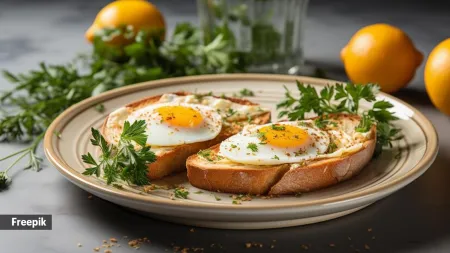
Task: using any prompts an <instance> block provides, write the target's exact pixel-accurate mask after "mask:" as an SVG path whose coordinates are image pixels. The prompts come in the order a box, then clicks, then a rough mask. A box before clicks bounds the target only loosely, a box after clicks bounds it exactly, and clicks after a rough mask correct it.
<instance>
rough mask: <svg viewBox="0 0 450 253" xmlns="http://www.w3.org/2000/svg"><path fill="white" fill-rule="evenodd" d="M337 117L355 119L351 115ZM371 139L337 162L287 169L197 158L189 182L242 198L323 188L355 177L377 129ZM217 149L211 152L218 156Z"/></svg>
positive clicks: (370, 150) (371, 149)
mask: <svg viewBox="0 0 450 253" xmlns="http://www.w3.org/2000/svg"><path fill="white" fill-rule="evenodd" d="M339 117H350V118H355V117H357V116H354V115H339ZM358 119H359V117H358ZM370 135H371V137H372V138H371V139H369V140H367V141H365V142H364V143H363V144H362V148H361V149H360V150H358V151H356V152H354V153H351V154H347V155H346V156H344V157H339V158H326V159H322V160H316V161H312V162H308V163H306V164H305V165H304V166H300V167H297V168H295V169H290V164H281V165H276V166H257V165H245V164H237V163H232V164H221V163H216V164H214V163H208V162H207V161H205V159H201V158H199V157H198V155H193V156H191V157H189V158H188V160H187V162H186V166H187V169H188V178H189V182H190V183H191V184H192V185H193V186H195V187H198V188H201V189H205V190H209V191H220V192H230V193H243V194H256V195H258V194H269V195H283V194H296V193H300V192H308V191H313V190H317V189H321V188H325V187H328V186H331V185H334V184H337V183H339V182H341V181H344V180H347V179H349V178H352V177H353V176H355V175H357V174H358V173H359V172H360V171H361V169H362V168H363V167H364V166H365V165H366V164H367V163H368V162H369V161H370V159H371V158H372V155H373V152H374V150H375V145H376V127H375V126H373V127H372V128H371V130H370ZM218 149H219V145H216V146H214V147H212V148H211V150H212V151H213V152H218Z"/></svg>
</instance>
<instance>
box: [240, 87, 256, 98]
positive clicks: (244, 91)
mask: <svg viewBox="0 0 450 253" xmlns="http://www.w3.org/2000/svg"><path fill="white" fill-rule="evenodd" d="M239 94H240V95H241V97H254V96H255V93H254V92H253V91H251V90H249V89H247V88H244V89H242V90H240V91H239Z"/></svg>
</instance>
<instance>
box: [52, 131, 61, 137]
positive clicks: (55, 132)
mask: <svg viewBox="0 0 450 253" xmlns="http://www.w3.org/2000/svg"><path fill="white" fill-rule="evenodd" d="M53 134H55V136H56V137H57V138H58V139H61V137H62V135H61V132H58V131H54V132H53Z"/></svg>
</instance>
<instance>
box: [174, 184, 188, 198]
mask: <svg viewBox="0 0 450 253" xmlns="http://www.w3.org/2000/svg"><path fill="white" fill-rule="evenodd" d="M173 194H174V196H175V198H179V199H187V196H188V195H189V191H188V190H186V189H185V188H181V187H177V188H175V190H173Z"/></svg>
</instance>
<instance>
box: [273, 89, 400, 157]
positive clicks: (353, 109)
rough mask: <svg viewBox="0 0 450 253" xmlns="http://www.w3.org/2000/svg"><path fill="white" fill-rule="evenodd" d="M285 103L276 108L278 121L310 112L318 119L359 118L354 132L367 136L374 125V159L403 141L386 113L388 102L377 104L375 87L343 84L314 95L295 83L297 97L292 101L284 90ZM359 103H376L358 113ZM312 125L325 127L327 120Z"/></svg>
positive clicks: (291, 97) (298, 118) (301, 117)
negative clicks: (344, 115) (343, 115)
mask: <svg viewBox="0 0 450 253" xmlns="http://www.w3.org/2000/svg"><path fill="white" fill-rule="evenodd" d="M285 89H286V93H285V97H286V99H285V100H283V101H282V102H280V103H279V104H278V105H277V109H279V110H280V112H279V117H284V116H287V118H288V119H289V120H302V119H305V114H306V113H310V112H313V113H315V114H317V115H319V116H324V115H328V114H334V113H349V114H359V115H360V116H361V117H362V120H361V122H360V124H359V125H358V126H357V128H356V129H355V130H356V131H357V132H367V131H369V130H370V128H371V127H372V126H373V125H374V124H375V125H376V127H377V145H376V149H375V155H379V154H380V153H381V152H382V148H383V147H392V141H395V140H398V139H400V138H402V136H401V135H400V129H399V128H396V127H395V126H394V125H393V124H392V121H395V120H397V119H398V118H397V117H396V116H395V115H394V114H393V113H392V112H391V111H389V109H390V108H392V107H393V105H392V104H391V103H390V102H388V101H384V100H383V101H376V95H377V93H378V92H379V87H378V85H376V84H371V83H369V84H366V85H362V84H353V83H346V84H340V83H337V84H335V85H333V86H332V85H327V86H325V87H324V88H322V89H321V90H320V91H317V90H316V89H315V88H314V87H312V86H311V85H306V84H303V83H300V82H298V81H297V89H298V91H299V97H298V98H295V97H294V96H292V94H291V92H290V91H289V90H288V89H287V88H286V87H285ZM362 101H366V102H375V101H376V102H375V103H373V106H372V108H371V109H369V110H366V111H363V110H361V109H360V103H361V102H362ZM318 119H319V120H316V122H315V124H316V125H317V126H318V127H324V126H325V125H326V124H328V123H329V122H328V120H327V119H326V117H319V118H318Z"/></svg>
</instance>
